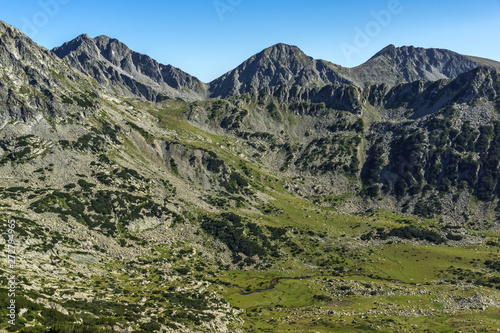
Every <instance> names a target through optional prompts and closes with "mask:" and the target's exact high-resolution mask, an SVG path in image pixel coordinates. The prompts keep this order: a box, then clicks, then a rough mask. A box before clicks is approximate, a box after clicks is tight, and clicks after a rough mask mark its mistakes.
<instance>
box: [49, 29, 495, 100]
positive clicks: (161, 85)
mask: <svg viewBox="0 0 500 333" xmlns="http://www.w3.org/2000/svg"><path fill="white" fill-rule="evenodd" d="M52 51H53V52H54V53H55V54H57V55H58V56H59V57H60V58H63V59H66V60H67V61H69V63H70V64H71V65H72V66H73V67H75V68H77V69H78V70H80V71H81V72H83V73H85V74H87V75H90V76H92V77H94V78H95V79H96V80H97V81H98V82H100V83H101V84H108V85H109V86H113V87H114V88H115V89H116V88H117V87H121V88H122V89H125V90H126V91H128V92H129V93H131V94H133V95H137V96H141V97H144V98H146V99H148V100H152V101H155V100H162V99H164V98H175V97H179V98H184V99H187V100H199V99H205V98H227V97H230V96H236V95H242V94H247V93H251V94H255V93H258V92H259V91H260V90H262V89H264V88H269V87H278V86H300V87H308V88H321V87H325V86H328V85H343V84H346V85H353V86H357V87H367V86H370V85H372V84H386V85H388V86H396V85H399V84H404V83H410V82H415V81H423V82H429V81H436V80H440V79H454V78H456V77H458V76H459V75H460V74H462V73H465V72H467V71H470V70H472V69H474V68H477V67H480V66H486V67H488V68H491V69H495V70H498V68H500V63H498V62H496V61H493V60H489V59H482V58H474V57H469V56H464V55H461V54H458V53H456V52H453V51H449V50H445V49H434V48H430V49H425V48H418V47H413V46H402V47H395V46H394V45H389V46H387V47H385V48H384V49H382V50H381V51H380V52H378V53H377V54H375V55H374V56H373V57H372V58H370V59H369V60H368V61H367V62H365V63H363V64H361V65H360V66H357V67H354V68H346V67H342V66H340V65H336V64H334V63H331V62H328V61H325V60H318V59H313V58H312V57H310V56H308V55H306V54H305V53H304V52H303V51H302V50H300V49H299V48H298V47H297V46H293V45H287V44H282V43H280V44H276V45H273V46H271V47H268V48H266V49H264V50H263V51H261V52H259V53H257V54H255V55H253V56H252V57H250V58H248V59H247V60H245V61H244V62H243V63H242V64H240V65H239V66H238V67H236V68H235V69H233V70H230V71H229V72H227V73H226V74H224V75H222V76H220V77H219V78H217V79H215V80H213V81H211V82H210V83H203V82H201V81H200V80H199V79H197V78H196V77H194V76H192V75H189V74H188V73H185V72H183V71H182V70H180V69H178V68H175V67H173V66H171V65H163V64H160V63H158V62H157V61H156V60H154V59H152V58H150V57H149V56H147V55H143V54H140V53H137V52H134V51H132V50H130V49H129V48H128V47H127V46H126V45H125V44H123V43H121V42H120V41H118V40H116V39H112V38H109V37H107V36H98V37H95V38H90V37H89V36H88V35H86V34H83V35H80V36H78V37H77V38H75V39H74V40H72V41H69V42H67V43H64V44H63V45H62V46H60V47H56V48H54V49H53V50H52Z"/></svg>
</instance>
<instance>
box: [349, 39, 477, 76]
mask: <svg viewBox="0 0 500 333" xmlns="http://www.w3.org/2000/svg"><path fill="white" fill-rule="evenodd" d="M478 66H480V64H479V63H478V62H476V61H473V60H471V59H470V58H468V57H466V56H463V55H461V54H458V53H455V52H452V51H449V50H443V49H424V48H418V47H413V46H403V47H395V46H394V45H389V46H387V47H386V48H384V49H383V50H381V51H380V52H379V53H377V54H376V55H374V56H373V57H372V58H371V59H370V60H368V61H367V62H365V63H364V64H362V65H360V66H358V67H356V68H352V69H350V71H349V72H350V75H351V77H352V78H353V80H355V81H356V82H358V83H360V84H364V85H366V84H370V83H385V84H388V85H391V86H394V85H398V84H402V83H409V82H414V81H424V82H427V81H437V80H440V79H454V78H456V77H457V76H458V75H460V74H462V73H465V72H467V71H469V70H471V69H474V68H476V67H478Z"/></svg>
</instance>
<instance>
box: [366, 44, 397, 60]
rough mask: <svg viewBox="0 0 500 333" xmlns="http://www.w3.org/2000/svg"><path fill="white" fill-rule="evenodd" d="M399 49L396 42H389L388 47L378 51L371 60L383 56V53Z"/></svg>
mask: <svg viewBox="0 0 500 333" xmlns="http://www.w3.org/2000/svg"><path fill="white" fill-rule="evenodd" d="M397 49H398V48H397V47H396V46H394V44H389V45H387V46H386V47H384V48H383V49H382V50H380V51H378V52H377V53H376V54H375V55H374V56H373V57H371V58H370V60H371V59H375V58H378V57H380V56H383V55H387V54H394V53H395V52H396V51H397Z"/></svg>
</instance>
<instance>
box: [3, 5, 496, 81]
mask: <svg viewBox="0 0 500 333" xmlns="http://www.w3.org/2000/svg"><path fill="white" fill-rule="evenodd" d="M0 20H3V21H5V22H7V23H9V24H11V25H13V26H15V27H16V28H19V29H20V30H21V31H23V32H24V33H26V34H28V36H30V37H31V38H32V39H33V40H34V41H35V42H37V43H38V44H40V45H42V46H44V47H46V48H48V49H51V48H52V47H55V46H59V45H61V44H62V43H64V42H65V41H68V40H71V39H73V38H75V37H76V36H78V35H79V34H82V33H88V34H89V35H90V36H91V37H95V36H98V35H107V36H110V37H113V38H117V39H119V40H121V41H122V42H124V43H125V44H127V45H128V46H129V47H130V48H131V49H133V50H135V51H137V52H141V53H145V54H148V55H149V56H151V57H152V58H154V59H156V60H158V61H159V62H161V63H164V64H171V65H173V66H176V67H179V68H181V69H182V70H184V71H186V72H188V73H189V74H191V75H195V76H197V77H198V78H200V79H201V80H202V81H205V82H208V81H211V80H213V79H215V78H216V77H218V76H220V75H222V74H224V73H225V72H227V71H229V70H231V69H233V68H234V67H236V66H238V65H239V64H240V63H241V62H243V61H244V60H245V59H247V58H248V57H250V56H251V55H253V54H255V53H257V52H259V51H261V50H263V49H264V48H266V47H268V46H271V45H273V44H276V43H280V42H282V43H287V44H292V45H297V46H298V47H300V48H301V49H302V50H303V51H304V52H305V53H306V54H308V55H310V56H312V57H314V58H319V59H325V60H328V61H331V62H334V63H337V64H339V65H342V66H346V67H353V66H357V65H359V64H361V63H363V62H364V61H366V60H367V59H369V58H370V57H371V56H373V55H374V54H375V53H376V52H378V51H379V50H380V49H382V48H383V47H385V46H387V45H389V44H394V45H396V46H403V45H414V46H421V47H438V48H446V49H450V50H453V51H456V52H459V53H462V54H467V55H476V56H481V57H485V58H490V59H495V60H499V61H500V38H499V37H500V35H499V33H500V0H477V1H474V2H473V1H470V0H467V1H466V0H454V1H449V0H432V1H431V0H382V1H363V0H351V1H345V0H329V1H327V0H316V1H315V0H309V1H306V0H295V1H294V0H286V1H285V0H275V1H272V0H268V1H263V0H142V1H137V0H136V1H126V0H121V1H117V0H99V1H97V0H85V1H84V0H15V1H13V0H0Z"/></svg>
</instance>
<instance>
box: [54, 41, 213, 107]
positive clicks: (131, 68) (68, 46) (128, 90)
mask: <svg viewBox="0 0 500 333" xmlns="http://www.w3.org/2000/svg"><path fill="white" fill-rule="evenodd" d="M52 51H53V52H54V53H55V54H57V55H58V56H59V57H60V58H63V59H66V60H67V61H69V63H70V64H71V65H72V66H74V67H75V68H77V69H78V70H80V71H81V72H83V73H84V74H87V75H90V76H92V77H94V78H95V79H96V80H97V81H98V82H99V83H101V84H103V85H105V86H107V87H108V88H110V89H111V87H113V89H119V90H121V91H122V92H123V93H124V94H133V95H137V96H140V97H144V98H146V99H148V100H152V101H159V100H162V99H165V98H176V97H181V98H184V99H188V100H196V99H201V98H202V97H203V96H204V94H205V90H206V88H205V84H204V83H203V82H201V81H200V80H198V79H197V78H196V77H194V76H191V75H189V74H187V73H185V72H183V71H182V70H180V69H178V68H175V67H173V66H171V65H163V64H160V63H158V62H157V61H156V60H154V59H152V58H151V57H149V56H147V55H145V54H141V53H138V52H134V51H132V50H131V49H130V48H129V47H128V46H127V45H125V44H123V43H122V42H120V41H119V40H117V39H114V38H110V37H108V36H104V35H101V36H98V37H95V38H90V37H89V36H88V35H85V34H84V35H80V36H78V37H77V38H75V39H73V40H72V41H69V42H66V43H64V44H63V45H62V46H60V47H56V48H54V49H53V50H52Z"/></svg>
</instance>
